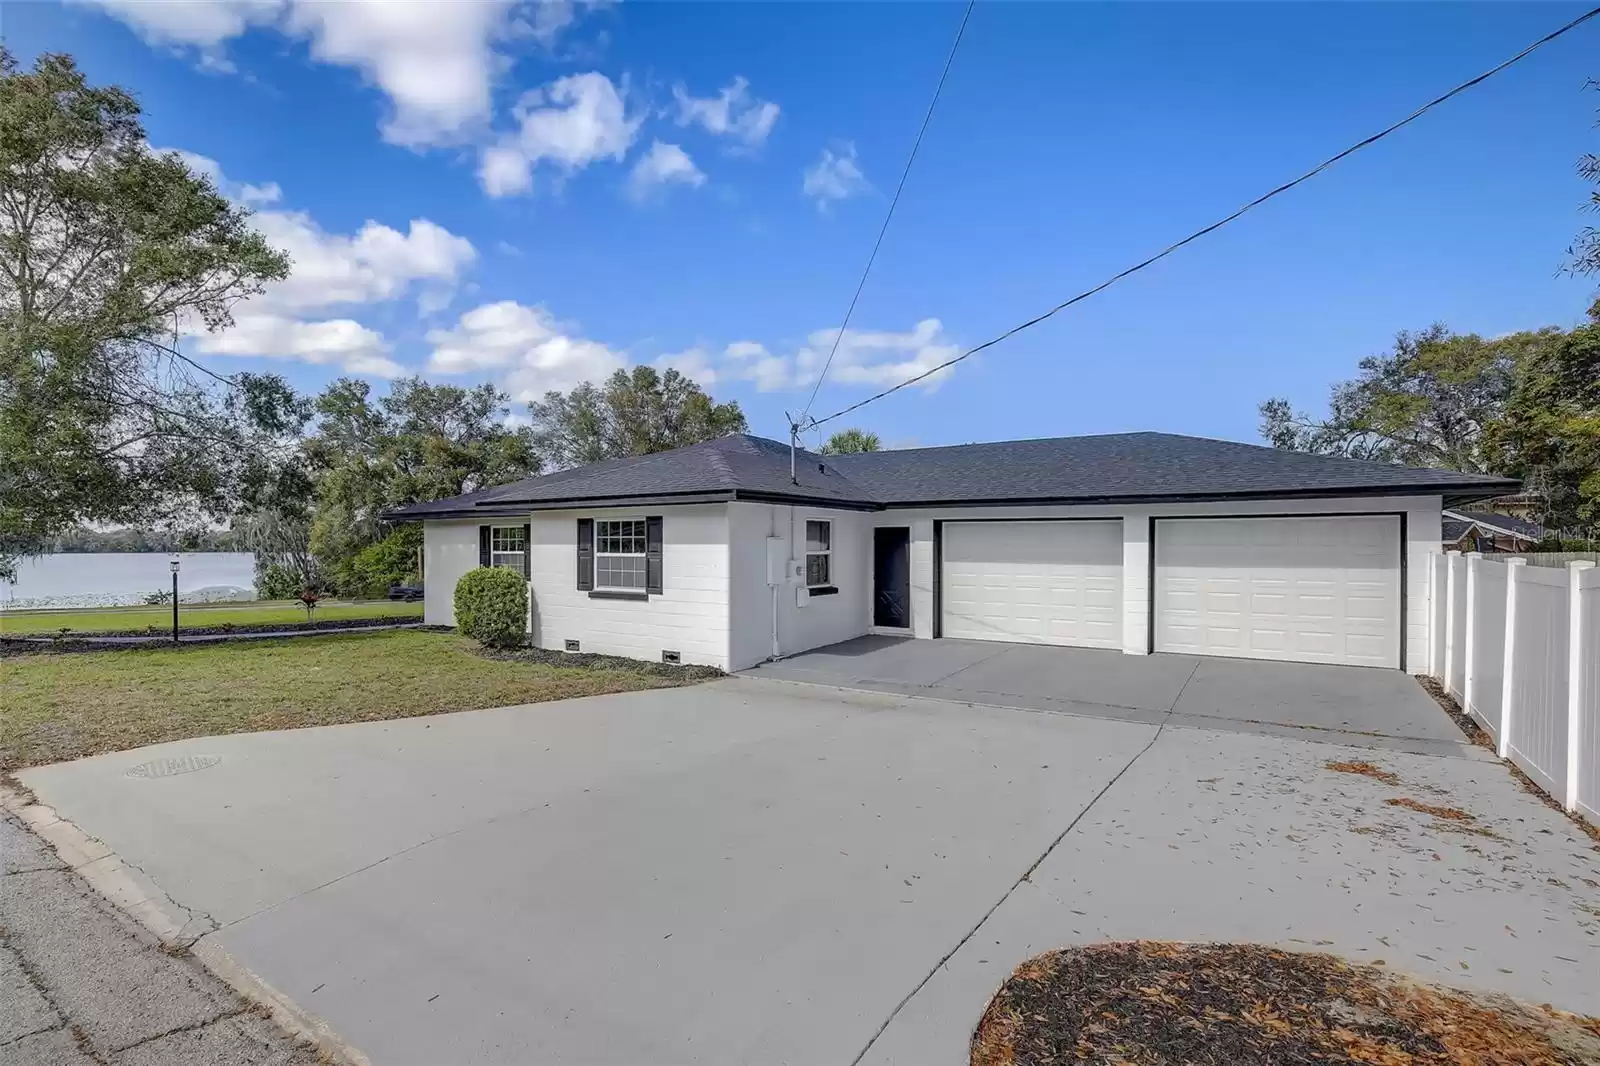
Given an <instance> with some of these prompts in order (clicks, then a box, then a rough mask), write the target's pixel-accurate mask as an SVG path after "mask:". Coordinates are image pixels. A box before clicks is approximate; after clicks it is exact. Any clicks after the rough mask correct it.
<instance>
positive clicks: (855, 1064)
mask: <svg viewBox="0 0 1600 1066" xmlns="http://www.w3.org/2000/svg"><path fill="white" fill-rule="evenodd" d="M1190 676H1193V675H1192V674H1191V675H1190ZM1185 684H1187V682H1185ZM1171 716H1172V715H1171V712H1170V711H1169V712H1168V713H1167V717H1168V718H1171ZM1166 728H1167V723H1166V721H1165V720H1163V721H1162V723H1161V724H1160V725H1158V726H1156V731H1155V733H1154V735H1152V736H1151V737H1150V741H1149V743H1147V744H1145V746H1144V747H1142V748H1140V749H1139V750H1138V751H1136V752H1134V754H1133V758H1131V759H1129V760H1128V761H1127V762H1126V763H1125V764H1124V765H1123V767H1122V769H1120V770H1118V771H1117V772H1116V773H1115V774H1113V775H1112V776H1111V780H1109V781H1107V782H1106V783H1105V786H1104V787H1103V788H1101V789H1100V791H1099V792H1096V793H1095V794H1094V798H1093V799H1091V800H1090V801H1089V802H1088V803H1086V804H1084V805H1083V810H1081V811H1079V812H1078V813H1077V814H1076V815H1074V816H1073V819H1072V821H1070V822H1068V823H1067V827H1066V828H1065V829H1063V830H1061V832H1060V833H1058V834H1056V838H1055V839H1054V840H1052V841H1050V844H1049V846H1048V847H1046V848H1045V849H1044V851H1042V852H1040V854H1039V857H1038V858H1036V859H1034V860H1033V862H1032V864H1031V865H1029V867H1028V868H1027V869H1026V870H1024V871H1023V872H1022V876H1020V877H1018V878H1017V879H1016V880H1015V881H1013V882H1012V883H1011V887H1010V888H1007V889H1006V890H1005V891H1004V892H1002V893H1001V894H1000V898H999V899H997V900H995V901H994V903H993V904H991V905H990V907H989V909H988V910H986V911H984V912H983V917H981V918H979V919H978V921H977V924H976V925H974V926H973V927H972V928H971V929H968V930H967V933H966V935H965V936H963V937H962V938H961V939H960V940H958V941H956V944H955V946H954V947H952V948H951V949H950V950H949V951H947V952H945V953H944V955H943V956H942V957H941V958H940V959H939V961H938V962H936V963H934V964H933V968H932V969H930V970H929V971H928V972H927V973H926V974H924V975H923V977H922V980H920V981H918V982H917V983H916V985H915V986H914V987H913V988H912V989H911V991H909V992H907V993H906V994H905V995H904V996H903V997H902V998H901V1000H900V1002H899V1003H896V1004H895V1006H894V1010H892V1011H890V1012H889V1016H888V1017H887V1018H885V1019H884V1020H883V1024H881V1025H879V1026H878V1028H877V1030H876V1031H875V1032H874V1033H873V1034H872V1036H871V1038H870V1039H868V1040H867V1042H866V1044H864V1045H863V1046H862V1048H861V1050H860V1051H859V1052H857V1053H856V1057H855V1058H853V1059H851V1060H850V1066H860V1063H861V1060H862V1059H864V1058H866V1057H867V1054H868V1052H870V1051H871V1050H872V1046H873V1045H874V1044H876V1043H877V1042H878V1039H879V1038H880V1037H882V1036H883V1034H884V1033H885V1032H886V1031H887V1030H888V1028H889V1026H890V1025H892V1024H893V1023H894V1020H895V1018H897V1017H898V1016H899V1014H900V1012H901V1011H902V1010H904V1009H905V1006H906V1004H907V1003H910V1002H911V1000H912V999H913V998H915V997H916V994H917V993H918V992H921V991H922V989H923V988H924V987H925V986H926V985H927V984H928V982H929V981H931V980H933V978H934V976H935V975H936V974H938V972H939V971H940V970H942V969H944V966H945V963H947V962H949V961H950V960H951V959H953V958H954V957H955V955H956V952H958V951H960V950H961V949H962V948H964V947H966V945H967V942H968V941H969V940H971V939H972V938H973V937H975V936H977V935H978V930H980V929H982V928H983V926H984V924H985V923H986V922H988V920H989V919H990V918H991V917H993V916H994V912H995V911H997V910H999V909H1000V907H1001V906H1002V905H1003V904H1004V903H1005V901H1006V900H1008V899H1010V898H1011V896H1012V894H1013V893H1014V892H1016V890H1017V889H1018V888H1020V887H1021V886H1022V884H1023V883H1024V882H1026V881H1029V880H1030V879H1031V878H1032V877H1033V874H1034V871H1036V870H1037V869H1039V867H1040V866H1041V865H1043V864H1044V861H1045V860H1046V859H1048V858H1049V857H1050V855H1051V853H1052V852H1054V851H1055V850H1056V848H1058V847H1060V846H1061V842H1062V841H1063V840H1065V839H1066V838H1067V834H1069V833H1071V832H1072V831H1073V830H1074V829H1076V828H1077V827H1078V823H1079V822H1082V821H1083V819H1084V817H1085V816H1086V815H1088V813H1089V812H1090V811H1091V810H1093V809H1094V806H1095V804H1097V803H1099V802H1100V800H1101V798H1102V797H1104V796H1105V794H1106V793H1107V792H1110V791H1111V789H1112V787H1113V786H1114V785H1115V784H1116V783H1117V782H1118V781H1120V780H1122V776H1123V775H1124V774H1126V773H1127V772H1128V771H1129V770H1131V769H1133V764H1134V763H1136V762H1138V761H1139V760H1140V759H1141V758H1142V757H1143V756H1144V754H1145V753H1146V752H1148V751H1149V750H1150V749H1151V748H1153V747H1155V746H1156V741H1158V740H1160V739H1161V734H1162V732H1163V731H1164V730H1165V729H1166Z"/></svg>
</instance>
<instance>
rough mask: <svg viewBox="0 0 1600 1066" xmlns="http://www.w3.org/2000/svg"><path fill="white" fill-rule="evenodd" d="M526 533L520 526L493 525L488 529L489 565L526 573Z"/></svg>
mask: <svg viewBox="0 0 1600 1066" xmlns="http://www.w3.org/2000/svg"><path fill="white" fill-rule="evenodd" d="M527 558H528V534H527V531H526V530H524V529H523V527H522V526H495V527H493V528H492V529H490V531H489V565H490V566H503V567H505V568H506V569H507V570H515V571H516V572H517V573H519V574H526V573H527V572H528V568H527Z"/></svg>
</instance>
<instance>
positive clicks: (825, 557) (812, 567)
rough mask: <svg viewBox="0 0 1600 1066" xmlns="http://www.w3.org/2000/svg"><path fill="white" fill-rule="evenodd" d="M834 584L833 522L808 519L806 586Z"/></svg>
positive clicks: (814, 586) (820, 586)
mask: <svg viewBox="0 0 1600 1066" xmlns="http://www.w3.org/2000/svg"><path fill="white" fill-rule="evenodd" d="M832 584H833V523H832V522H828V521H822V520H819V519H815V518H808V519H806V587H807V588H813V589H814V588H824V587H826V586H829V585H832Z"/></svg>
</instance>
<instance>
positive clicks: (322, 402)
mask: <svg viewBox="0 0 1600 1066" xmlns="http://www.w3.org/2000/svg"><path fill="white" fill-rule="evenodd" d="M371 393H372V390H371V386H370V385H369V384H368V383H367V382H365V381H362V380H360V379H357V378H340V379H339V380H337V381H335V382H334V383H333V384H331V385H329V386H328V387H327V388H326V389H325V390H324V391H323V392H322V394H321V395H320V396H318V397H317V400H316V413H317V423H316V428H315V432H314V433H313V434H312V435H311V436H310V437H309V438H308V439H307V440H306V444H305V455H306V460H307V464H308V466H309V470H310V476H311V478H312V479H313V481H314V482H315V486H316V488H315V515H314V516H313V517H312V518H311V521H310V532H309V547H310V550H311V553H312V554H313V555H314V556H315V557H316V559H317V561H318V563H319V564H320V566H321V569H322V572H323V573H324V574H325V575H326V576H327V577H328V578H329V579H331V580H332V581H333V583H334V584H335V585H336V586H338V587H339V588H340V589H341V591H348V592H359V591H370V590H371V589H372V587H373V586H374V585H377V584H382V583H383V582H384V581H386V580H398V579H399V578H401V577H403V576H404V573H403V572H396V570H395V567H394V565H393V564H394V562H395V560H402V561H403V560H404V559H405V558H406V554H407V551H408V550H410V549H412V548H414V547H415V543H416V538H417V531H416V529H415V528H410V527H407V528H402V529H398V530H397V529H390V528H389V527H387V526H386V525H385V524H384V523H383V521H382V520H381V518H380V517H379V516H380V514H381V513H382V512H383V511H384V510H386V509H388V508H391V507H397V506H400V505H402V504H408V503H419V502H424V501H427V500H437V499H443V498H444V497H447V496H457V495H460V494H461V493H463V492H471V491H473V490H474V489H480V488H485V487H488V486H491V485H499V484H502V483H504V482H507V481H515V480H516V479H518V478H523V477H527V476H529V475H531V474H535V473H538V471H539V469H540V462H539V457H538V456H537V455H536V454H535V452H534V448H533V432H532V430H530V429H529V428H528V427H526V426H520V427H511V426H508V425H506V423H505V418H506V416H507V415H508V414H509V413H510V408H509V406H508V402H509V397H507V396H506V394H505V393H503V392H501V391H499V390H498V389H496V388H495V387H494V386H492V385H479V386H476V387H474V388H462V387H461V386H458V385H430V384H428V383H427V382H425V381H423V380H422V379H421V378H401V379H400V380H398V381H396V382H394V384H393V385H392V386H391V387H390V389H389V392H388V394H387V395H385V396H383V397H382V398H380V399H378V400H376V401H374V400H373V398H372V394H371ZM390 538H395V539H394V540H393V542H391V543H388V544H386V545H385V546H384V547H383V548H382V549H379V550H376V551H372V550H370V549H373V547H374V546H375V545H378V544H380V543H382V542H384V541H386V540H389V539H390ZM364 553H365V556H366V558H365V562H358V560H360V559H361V558H362V556H363V554H364Z"/></svg>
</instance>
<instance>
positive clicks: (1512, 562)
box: [1506, 556, 1528, 566]
mask: <svg viewBox="0 0 1600 1066" xmlns="http://www.w3.org/2000/svg"><path fill="white" fill-rule="evenodd" d="M1506 565H1507V566H1527V565H1528V560H1526V559H1524V558H1522V557H1520V556H1518V557H1517V558H1515V559H1507V560H1506Z"/></svg>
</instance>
